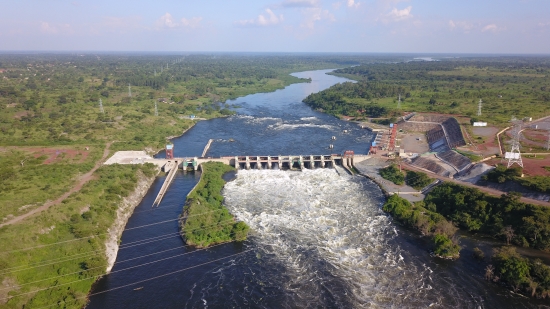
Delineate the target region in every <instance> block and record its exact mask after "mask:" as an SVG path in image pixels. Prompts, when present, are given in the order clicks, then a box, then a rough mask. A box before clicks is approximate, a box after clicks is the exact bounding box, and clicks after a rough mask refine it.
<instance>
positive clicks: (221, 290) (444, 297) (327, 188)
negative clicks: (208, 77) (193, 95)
mask: <svg viewBox="0 0 550 309" xmlns="http://www.w3.org/2000/svg"><path fill="white" fill-rule="evenodd" d="M327 72H328V70H321V71H310V72H301V73H296V74H294V75H295V76H298V77H304V78H308V77H310V78H311V79H312V82H311V83H301V84H294V85H291V86H288V87H286V88H285V89H283V90H278V91H275V92H271V93H260V94H254V95H249V96H246V97H242V98H239V99H237V100H233V101H229V102H228V103H231V104H238V105H239V106H241V108H239V109H238V113H239V115H237V116H232V117H228V118H220V119H213V120H209V121H201V122H199V123H197V125H196V126H195V127H193V128H192V129H190V130H189V131H188V132H186V133H185V134H184V135H183V136H181V137H179V138H176V139H174V144H175V155H176V156H177V157H190V156H200V155H201V153H202V151H203V148H204V146H205V145H206V143H207V141H208V140H209V139H214V142H213V143H212V146H211V148H210V150H209V152H208V154H207V156H212V157H216V156H235V155H299V154H303V155H310V154H313V155H318V154H330V153H341V152H343V151H344V150H354V151H355V152H356V153H365V152H366V150H367V147H368V145H369V143H370V141H371V139H372V135H371V133H370V132H369V131H368V130H363V129H361V128H360V127H358V126H357V125H356V124H353V123H349V122H345V121H340V120H338V119H336V118H334V117H331V116H327V115H325V114H322V113H318V112H315V111H312V110H311V109H310V108H309V107H307V106H306V105H305V104H303V103H302V102H301V101H302V99H303V98H305V97H306V96H307V95H309V94H310V93H313V92H318V91H321V90H323V89H326V88H328V87H330V86H331V85H334V84H336V83H340V82H343V81H346V79H344V78H340V77H335V76H331V75H327V74H326V73H327ZM345 130H346V131H347V133H344V132H345ZM332 136H335V137H336V140H332V139H331V137H332ZM230 139H232V140H234V141H232V142H230V141H229V140H230ZM329 144H333V145H334V149H328V145H329ZM161 156H162V154H161ZM199 177H200V173H186V174H184V173H183V172H182V173H180V174H178V175H177V178H176V179H175V181H174V182H173V183H172V186H171V187H170V190H169V191H168V193H167V194H166V196H165V198H164V200H163V201H162V203H161V204H160V206H159V207H158V208H151V204H152V203H153V200H154V198H155V196H156V194H157V192H158V190H159V189H160V187H161V186H162V182H163V181H164V177H159V178H158V179H157V180H156V181H155V183H154V184H153V186H152V187H151V189H150V190H149V192H148V194H147V195H146V196H145V198H144V199H143V201H142V203H141V204H140V205H139V206H138V207H137V208H136V210H135V213H134V214H133V215H132V217H131V218H130V220H129V222H128V225H127V226H126V230H125V232H124V234H123V236H122V242H121V248H120V251H119V254H118V257H117V262H116V264H115V266H114V268H113V271H112V273H111V274H110V275H108V276H105V277H104V278H102V279H101V280H100V281H99V282H98V283H97V284H96V285H95V287H94V289H93V291H92V296H91V297H90V303H89V305H88V307H87V308H91V309H96V308H428V307H429V308H510V309H511V308H538V306H539V305H541V304H543V303H544V302H542V301H538V300H532V299H527V298H525V297H522V296H517V295H514V294H512V293H510V292H509V291H508V290H506V289H504V288H502V287H500V286H498V285H495V284H491V283H488V282H486V281H485V280H484V279H483V269H484V264H483V263H478V262H476V261H475V260H474V259H473V258H472V257H471V252H472V248H473V247H474V246H480V248H482V249H484V250H485V251H486V252H487V254H489V253H490V250H491V247H492V246H493V245H494V244H492V243H491V241H483V240H482V241H479V242H477V243H473V242H472V241H471V240H469V239H463V241H462V243H463V245H464V247H465V249H464V250H463V251H462V257H461V258H460V259H459V260H458V261H443V260H439V259H436V258H433V257H431V256H430V255H429V242H428V240H427V239H424V238H421V237H419V236H418V235H416V234H414V233H411V232H409V231H406V230H404V229H401V228H400V227H398V226H396V224H394V223H393V222H392V219H391V218H390V217H388V216H387V215H386V214H384V213H383V212H382V211H381V209H380V207H381V205H382V204H383V201H384V197H383V195H382V192H381V191H380V189H379V188H378V187H377V186H376V185H375V184H373V183H372V182H371V181H370V180H368V179H365V178H363V177H358V176H348V175H346V174H345V173H338V172H337V170H334V169H316V170H304V171H303V172H291V171H279V170H250V171H246V170H243V171H239V172H238V175H237V177H236V179H235V180H233V181H231V182H229V183H228V184H227V185H226V188H225V189H224V196H225V200H226V201H225V202H226V205H227V207H228V208H229V209H230V211H231V212H232V213H233V214H235V215H236V216H237V218H238V219H239V220H242V221H245V222H246V223H248V224H249V225H250V226H251V230H252V232H251V235H250V237H249V239H248V240H247V241H245V242H244V243H229V244H223V245H217V246H213V247H211V248H209V249H207V250H196V249H193V248H188V247H186V246H185V244H184V243H183V241H182V240H181V238H180V236H179V235H178V226H177V221H176V219H177V218H178V216H179V215H180V213H181V210H182V207H183V204H184V202H185V196H186V194H187V193H188V192H189V191H190V190H191V189H192V188H193V186H194V185H195V184H196V182H197V181H198V179H199Z"/></svg>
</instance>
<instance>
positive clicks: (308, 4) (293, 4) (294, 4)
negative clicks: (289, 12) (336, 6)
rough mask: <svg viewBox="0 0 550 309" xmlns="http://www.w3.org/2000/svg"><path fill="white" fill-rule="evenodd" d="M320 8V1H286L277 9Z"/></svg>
mask: <svg viewBox="0 0 550 309" xmlns="http://www.w3.org/2000/svg"><path fill="white" fill-rule="evenodd" d="M318 6H319V0H285V1H283V2H282V3H280V4H279V5H277V6H276V7H282V8H314V7H318Z"/></svg>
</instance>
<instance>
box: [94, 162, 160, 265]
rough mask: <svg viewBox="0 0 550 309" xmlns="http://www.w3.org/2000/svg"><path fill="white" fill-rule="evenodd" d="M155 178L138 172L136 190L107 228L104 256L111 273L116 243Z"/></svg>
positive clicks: (124, 202) (122, 203) (123, 201)
mask: <svg viewBox="0 0 550 309" xmlns="http://www.w3.org/2000/svg"><path fill="white" fill-rule="evenodd" d="M155 177H156V176H151V177H146V176H145V175H143V173H141V172H139V175H138V182H137V184H136V188H135V189H134V191H133V192H132V193H130V195H128V196H127V197H125V198H124V199H123V200H122V202H121V203H120V205H119V207H118V210H117V213H116V218H115V222H114V223H113V225H112V226H111V228H109V230H108V233H109V235H108V236H107V240H106V241H105V255H106V257H107V270H106V272H107V273H109V272H111V269H112V268H113V265H114V264H115V261H116V257H117V253H118V241H119V239H120V237H121V236H122V232H124V228H125V227H126V223H127V222H128V219H129V218H130V216H131V215H132V213H134V209H135V208H136V207H137V206H138V205H139V203H140V202H141V200H142V199H143V197H144V196H145V194H146V193H147V191H149V188H150V187H151V185H152V184H153V181H154V180H155Z"/></svg>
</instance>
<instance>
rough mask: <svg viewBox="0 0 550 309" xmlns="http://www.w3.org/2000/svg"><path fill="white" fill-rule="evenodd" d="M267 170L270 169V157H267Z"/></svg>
mask: <svg viewBox="0 0 550 309" xmlns="http://www.w3.org/2000/svg"><path fill="white" fill-rule="evenodd" d="M267 169H268V170H270V169H271V157H267Z"/></svg>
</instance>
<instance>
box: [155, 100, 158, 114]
mask: <svg viewBox="0 0 550 309" xmlns="http://www.w3.org/2000/svg"><path fill="white" fill-rule="evenodd" d="M158 115H159V108H158V105H157V101H155V116H158Z"/></svg>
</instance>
